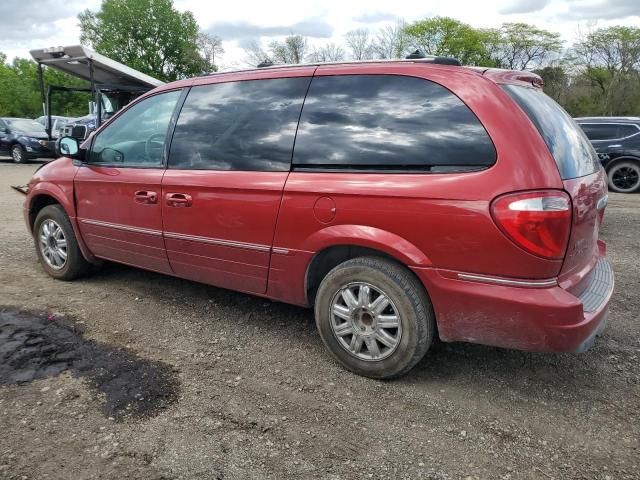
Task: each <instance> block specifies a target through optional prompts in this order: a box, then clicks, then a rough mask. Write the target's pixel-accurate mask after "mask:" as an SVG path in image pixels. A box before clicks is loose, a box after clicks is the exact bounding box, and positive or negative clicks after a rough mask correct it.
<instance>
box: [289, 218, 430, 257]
mask: <svg viewBox="0 0 640 480" xmlns="http://www.w3.org/2000/svg"><path fill="white" fill-rule="evenodd" d="M340 245H354V246H359V247H367V248H372V249H374V250H379V251H381V252H384V253H386V254H387V255H389V256H391V257H393V258H395V259H396V260H398V261H399V262H401V263H403V264H405V265H407V266H416V267H417V266H420V267H428V266H431V265H432V263H431V261H430V260H429V258H427V256H426V255H425V253H424V252H422V251H421V250H420V249H418V247H416V246H415V245H414V244H412V243H410V242H408V241H407V240H405V239H404V238H402V237H400V236H398V235H396V234H394V233H391V232H388V231H386V230H382V229H380V228H376V227H371V226H367V225H332V226H329V227H326V228H323V229H321V230H317V231H316V232H314V233H313V234H312V235H311V236H309V237H308V238H307V239H306V240H305V241H304V242H303V243H302V245H301V246H300V248H301V249H302V250H305V251H308V252H313V253H317V252H319V251H321V250H324V249H325V248H329V247H334V246H340Z"/></svg>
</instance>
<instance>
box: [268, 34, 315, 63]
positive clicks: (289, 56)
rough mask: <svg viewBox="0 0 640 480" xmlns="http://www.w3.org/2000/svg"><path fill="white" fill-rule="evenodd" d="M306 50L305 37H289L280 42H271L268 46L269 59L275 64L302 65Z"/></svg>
mask: <svg viewBox="0 0 640 480" xmlns="http://www.w3.org/2000/svg"><path fill="white" fill-rule="evenodd" d="M307 50H308V43H307V39H306V37H303V36H302V35H289V36H288V37H287V38H285V39H284V40H283V41H282V42H279V41H277V40H273V41H272V42H271V43H270V44H269V57H270V58H271V60H272V61H273V62H275V63H302V62H303V61H304V58H305V56H306V54H307Z"/></svg>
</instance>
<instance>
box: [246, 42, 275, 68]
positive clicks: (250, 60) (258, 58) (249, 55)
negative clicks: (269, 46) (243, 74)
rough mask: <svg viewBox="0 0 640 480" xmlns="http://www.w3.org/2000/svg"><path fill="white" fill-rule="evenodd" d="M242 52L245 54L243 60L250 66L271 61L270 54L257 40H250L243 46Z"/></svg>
mask: <svg viewBox="0 0 640 480" xmlns="http://www.w3.org/2000/svg"><path fill="white" fill-rule="evenodd" d="M244 53H245V55H246V59H245V62H246V63H247V64H249V65H251V66H252V67H257V66H258V65H260V64H261V63H262V62H266V61H269V62H271V61H272V60H271V56H270V55H269V53H268V52H267V51H266V50H265V49H264V48H263V47H262V43H260V42H259V41H257V40H250V41H249V42H248V43H246V44H245V46H244Z"/></svg>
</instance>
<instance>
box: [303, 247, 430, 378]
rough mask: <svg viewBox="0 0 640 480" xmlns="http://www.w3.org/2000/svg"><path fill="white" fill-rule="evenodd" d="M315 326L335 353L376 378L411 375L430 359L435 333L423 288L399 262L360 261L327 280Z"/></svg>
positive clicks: (346, 265) (345, 363)
mask: <svg viewBox="0 0 640 480" xmlns="http://www.w3.org/2000/svg"><path fill="white" fill-rule="evenodd" d="M315 313H316V324H317V326H318V331H319V332H320V336H321V337H322V340H323V342H324V343H325V345H326V346H327V348H328V349H329V351H330V352H331V354H332V355H333V356H334V357H335V358H336V359H337V360H338V361H339V362H340V363H341V364H342V365H343V366H345V367H346V368H347V369H349V370H351V371H352V372H355V373H357V374H358V375H363V376H366V377H371V378H380V379H383V378H393V377H399V376H401V375H404V374H405V373H407V372H408V371H409V370H410V369H411V368H412V367H413V366H414V365H415V364H416V363H418V362H419V361H420V359H421V358H422V357H423V356H424V355H425V353H426V352H427V350H428V349H429V346H430V345H431V341H432V339H433V335H434V330H435V321H434V315H433V310H432V308H431V303H430V301H429V298H428V297H427V294H426V292H425V291H424V288H423V286H422V284H421V283H420V282H419V281H418V279H417V278H415V276H413V274H411V272H409V271H408V270H406V269H405V268H404V267H402V266H400V265H397V264H396V263H394V262H392V261H389V260H386V259H382V258H376V257H360V258H355V259H352V260H349V261H347V262H344V263H342V264H341V265H338V266H337V267H335V268H334V269H333V270H331V272H329V273H328V274H327V276H326V277H325V278H324V279H323V281H322V283H321V284H320V288H319V289H318V294H317V296H316V303H315Z"/></svg>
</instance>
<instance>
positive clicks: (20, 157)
mask: <svg viewBox="0 0 640 480" xmlns="http://www.w3.org/2000/svg"><path fill="white" fill-rule="evenodd" d="M11 158H12V159H13V163H26V162H27V152H26V151H25V149H24V147H23V146H22V145H20V144H19V143H15V144H13V145H12V146H11Z"/></svg>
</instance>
